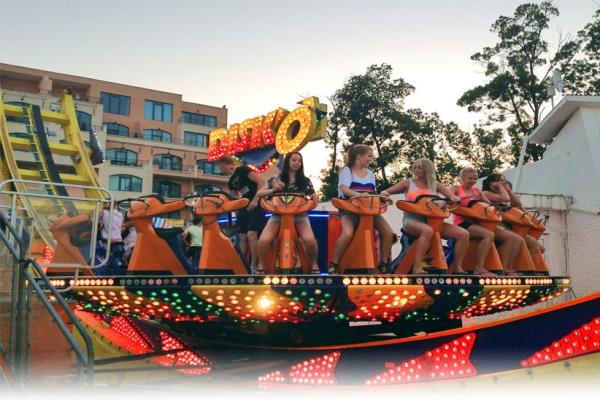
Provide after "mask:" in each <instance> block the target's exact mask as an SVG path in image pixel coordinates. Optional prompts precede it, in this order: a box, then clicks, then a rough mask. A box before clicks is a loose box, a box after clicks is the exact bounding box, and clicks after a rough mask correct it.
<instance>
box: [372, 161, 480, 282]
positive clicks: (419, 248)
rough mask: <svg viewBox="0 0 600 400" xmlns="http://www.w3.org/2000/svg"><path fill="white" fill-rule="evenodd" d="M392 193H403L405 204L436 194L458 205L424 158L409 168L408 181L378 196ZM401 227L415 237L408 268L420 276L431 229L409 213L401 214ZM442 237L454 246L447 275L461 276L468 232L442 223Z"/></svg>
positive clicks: (422, 271) (420, 218)
mask: <svg viewBox="0 0 600 400" xmlns="http://www.w3.org/2000/svg"><path fill="white" fill-rule="evenodd" d="M393 193H406V198H407V200H411V201H414V200H415V199H416V198H417V197H418V196H420V195H423V194H432V195H437V194H438V193H441V194H443V195H444V196H446V197H447V198H448V199H450V200H452V201H455V202H458V201H460V199H459V198H458V196H455V195H454V194H452V193H450V191H449V190H448V188H446V186H444V185H443V184H442V183H440V182H438V181H437V180H436V173H435V167H434V165H433V162H431V160H427V159H425V158H422V159H419V160H417V161H415V163H414V164H413V178H412V179H405V180H403V181H402V182H399V183H397V184H395V185H394V186H392V187H390V188H389V189H387V190H384V191H383V192H381V194H382V195H384V196H389V195H391V194H393ZM402 225H403V228H404V230H406V231H407V232H408V233H409V234H411V235H412V236H415V237H417V240H416V241H415V261H414V264H413V267H412V273H413V274H423V273H425V270H424V269H423V258H424V257H425V253H426V251H427V248H428V247H429V243H430V241H431V236H432V235H433V229H432V228H431V226H429V225H427V220H426V218H425V217H423V216H420V215H416V214H411V213H404V218H403V220H402ZM442 237H443V238H445V239H454V240H456V245H455V246H454V260H453V261H452V265H451V266H450V268H449V271H448V272H449V273H451V274H463V273H465V271H464V270H463V269H462V263H463V260H464V258H465V255H466V252H467V248H468V246H469V232H468V231H467V230H466V229H463V228H461V227H459V226H456V225H453V224H449V223H447V222H444V226H443V228H442Z"/></svg>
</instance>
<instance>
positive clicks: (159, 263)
mask: <svg viewBox="0 0 600 400" xmlns="http://www.w3.org/2000/svg"><path fill="white" fill-rule="evenodd" d="M185 207H186V205H185V203H184V201H183V200H175V201H170V202H165V201H164V200H163V199H162V198H161V197H159V196H156V195H149V196H142V197H140V198H138V199H135V200H131V203H130V208H129V212H128V213H127V218H129V220H130V221H131V222H132V223H133V226H134V227H135V230H136V233H137V240H136V242H135V246H134V247H133V253H132V254H131V259H130V260H129V266H128V270H129V272H132V273H137V274H142V273H147V274H171V275H187V274H188V273H191V272H193V270H192V269H191V268H190V265H189V264H188V261H187V259H186V258H185V256H184V255H183V252H182V250H181V248H180V247H179V246H177V245H175V246H173V247H172V246H170V245H169V243H168V242H167V239H168V238H169V237H172V238H174V239H177V237H176V235H175V234H174V232H172V233H171V234H169V232H164V230H163V231H161V232H160V233H161V234H160V236H159V234H158V232H157V231H156V229H155V228H154V226H153V224H152V218H154V217H157V216H160V215H163V214H167V213H170V212H175V211H180V210H182V209H184V208H185ZM176 229H179V228H176ZM180 232H181V230H179V233H180ZM161 236H162V237H161Z"/></svg>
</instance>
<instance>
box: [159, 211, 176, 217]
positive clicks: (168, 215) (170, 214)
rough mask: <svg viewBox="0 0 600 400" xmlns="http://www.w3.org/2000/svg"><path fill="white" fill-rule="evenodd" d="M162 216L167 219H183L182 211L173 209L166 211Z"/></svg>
mask: <svg viewBox="0 0 600 400" xmlns="http://www.w3.org/2000/svg"><path fill="white" fill-rule="evenodd" d="M161 217H162V218H166V219H181V212H180V211H173V212H170V213H166V214H163V215H161Z"/></svg>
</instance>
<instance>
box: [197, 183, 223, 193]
mask: <svg viewBox="0 0 600 400" xmlns="http://www.w3.org/2000/svg"><path fill="white" fill-rule="evenodd" d="M220 190H221V188H220V187H218V186H214V185H197V186H196V187H194V191H195V192H196V194H203V193H208V192H216V191H220Z"/></svg>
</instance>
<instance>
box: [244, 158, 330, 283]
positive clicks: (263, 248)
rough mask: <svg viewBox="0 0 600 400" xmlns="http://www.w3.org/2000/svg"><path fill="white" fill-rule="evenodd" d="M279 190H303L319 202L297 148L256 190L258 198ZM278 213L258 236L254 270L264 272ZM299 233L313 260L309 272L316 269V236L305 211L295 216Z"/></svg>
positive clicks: (275, 234) (309, 256) (314, 271)
mask: <svg viewBox="0 0 600 400" xmlns="http://www.w3.org/2000/svg"><path fill="white" fill-rule="evenodd" d="M278 191H286V192H294V193H302V194H305V195H306V196H309V197H312V199H313V200H314V201H315V202H317V203H318V202H319V195H318V194H317V193H316V192H315V189H314V188H313V185H312V182H311V181H310V179H309V178H307V177H306V176H305V175H304V163H303V160H302V154H300V153H299V152H292V153H288V154H287V155H286V156H285V159H284V161H283V168H282V171H281V174H279V175H276V176H274V177H273V178H271V179H269V180H268V181H267V184H266V185H265V186H264V187H263V188H262V189H261V190H259V191H258V193H257V194H256V196H257V197H258V198H261V197H265V196H268V195H270V194H273V193H276V192H278ZM280 222H281V217H280V216H279V215H276V214H273V216H272V217H271V218H270V219H269V221H268V222H267V225H266V226H265V227H264V229H263V231H262V233H261V235H260V238H259V239H258V269H257V271H256V272H257V273H259V274H260V273H264V260H265V257H266V255H267V252H268V250H269V247H270V246H271V244H272V243H273V241H274V240H275V237H276V236H277V233H278V232H279V225H280ZM294 223H295V224H296V230H297V232H298V236H299V237H300V240H301V241H302V244H303V245H304V248H305V250H306V256H307V257H308V259H309V260H310V262H311V264H312V267H311V268H312V272H313V273H315V274H318V273H319V265H318V264H317V252H318V248H317V240H316V239H315V235H314V233H313V231H312V228H311V227H310V222H309V221H308V215H306V213H304V214H299V215H296V216H295V217H294Z"/></svg>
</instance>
